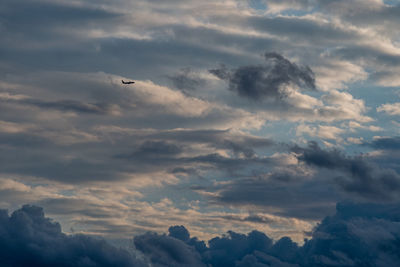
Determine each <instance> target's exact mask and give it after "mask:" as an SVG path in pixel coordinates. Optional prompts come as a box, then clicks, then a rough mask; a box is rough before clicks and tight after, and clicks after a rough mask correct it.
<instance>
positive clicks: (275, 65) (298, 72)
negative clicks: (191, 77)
mask: <svg viewBox="0 0 400 267" xmlns="http://www.w3.org/2000/svg"><path fill="white" fill-rule="evenodd" d="M265 60H266V63H265V64H264V65H258V66H243V67H239V68H238V69H235V70H227V69H226V68H224V67H222V68H220V69H211V70H210V72H211V73H212V74H214V75H215V76H217V77H218V78H220V79H222V80H226V81H227V82H228V83H229V89H230V90H232V91H234V92H236V93H237V94H238V95H239V96H242V97H246V98H249V99H252V100H262V99H268V98H273V99H279V98H281V97H285V95H284V92H283V91H282V86H286V85H295V86H298V87H300V88H305V89H311V90H315V79H314V73H313V72H312V70H311V69H310V68H309V67H307V66H298V65H296V64H295V63H292V62H290V61H289V60H287V59H286V58H284V57H283V56H281V55H280V54H278V53H275V52H272V53H266V54H265Z"/></svg>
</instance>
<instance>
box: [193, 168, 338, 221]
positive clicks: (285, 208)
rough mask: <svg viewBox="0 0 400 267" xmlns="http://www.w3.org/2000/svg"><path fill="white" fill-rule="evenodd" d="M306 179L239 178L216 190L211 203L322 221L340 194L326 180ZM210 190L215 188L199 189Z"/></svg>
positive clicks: (288, 175)
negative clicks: (247, 207)
mask: <svg viewBox="0 0 400 267" xmlns="http://www.w3.org/2000/svg"><path fill="white" fill-rule="evenodd" d="M275 177H279V178H280V179H276V178H275ZM282 177H284V179H283V178H282ZM304 179H305V178H304V177H300V176H294V175H292V174H279V175H278V174H273V175H271V176H269V177H263V178H261V177H254V178H242V179H235V180H233V181H231V182H230V183H226V184H224V185H221V186H220V188H218V189H214V190H216V191H217V194H216V195H215V196H213V197H211V199H210V201H212V202H213V203H217V204H222V205H233V206H246V205H250V206H256V207H261V208H262V209H263V210H268V211H270V212H272V213H273V214H276V215H279V216H285V217H295V218H300V219H312V220H316V219H321V218H323V217H324V216H326V215H327V214H329V213H331V212H332V211H333V208H334V203H335V201H336V200H337V199H338V198H340V195H339V194H338V193H337V192H336V191H335V190H334V188H333V187H332V185H330V184H329V183H327V182H326V181H325V180H321V181H305V180H304ZM208 190H211V189H210V188H200V189H199V191H208ZM316 199H318V201H316Z"/></svg>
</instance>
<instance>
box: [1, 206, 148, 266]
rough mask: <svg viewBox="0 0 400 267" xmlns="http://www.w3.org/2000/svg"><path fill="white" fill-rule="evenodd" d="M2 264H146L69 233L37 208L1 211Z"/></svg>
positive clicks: (86, 238)
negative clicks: (63, 231)
mask: <svg viewBox="0 0 400 267" xmlns="http://www.w3.org/2000/svg"><path fill="white" fill-rule="evenodd" d="M0 247H1V248H2V249H1V250H0V265H1V266H43V267H45V266H65V267H66V266H71V267H72V266H74V267H75V266H81V267H86V266H87V267H89V266H127V267H128V266H129V267H131V266H145V264H143V263H141V262H140V261H138V260H137V259H136V258H135V257H134V256H133V254H131V253H130V252H128V251H125V250H122V249H118V248H115V247H113V246H111V245H109V244H108V243H107V242H106V241H104V240H99V239H94V238H92V237H89V236H85V235H72V236H68V235H65V234H63V233H62V232H61V226H60V224H58V223H57V222H53V221H52V220H50V219H48V218H46V217H45V216H44V213H43V210H42V208H40V207H35V206H29V205H25V206H23V207H22V208H21V209H19V210H16V211H14V212H13V213H12V215H11V216H8V214H7V211H5V210H1V211H0Z"/></svg>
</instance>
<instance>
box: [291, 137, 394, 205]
mask: <svg viewBox="0 0 400 267" xmlns="http://www.w3.org/2000/svg"><path fill="white" fill-rule="evenodd" d="M292 151H293V152H295V153H297V154H298V156H297V158H298V159H299V160H300V161H302V162H305V163H306V164H308V165H311V166H316V167H318V168H325V169H329V170H339V171H341V172H343V173H344V174H345V176H340V175H339V176H338V177H336V178H335V180H336V183H337V184H338V185H339V186H340V187H341V188H342V189H343V190H345V191H347V192H349V193H353V194H356V195H359V196H361V197H364V198H367V199H370V200H390V199H393V198H394V199H396V195H397V194H398V192H399V190H400V175H399V174H398V173H397V172H396V171H395V170H393V169H381V168H379V167H378V166H376V164H373V163H371V162H368V161H367V160H366V159H364V158H362V157H361V156H358V157H348V156H346V155H344V154H343V153H342V152H340V151H339V150H336V149H334V150H323V149H321V148H320V147H319V146H318V144H317V143H316V142H309V144H308V147H305V148H302V147H299V146H294V147H293V148H292Z"/></svg>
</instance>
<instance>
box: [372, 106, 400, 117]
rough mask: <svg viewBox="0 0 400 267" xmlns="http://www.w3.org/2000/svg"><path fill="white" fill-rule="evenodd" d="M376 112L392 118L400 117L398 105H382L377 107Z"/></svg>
mask: <svg viewBox="0 0 400 267" xmlns="http://www.w3.org/2000/svg"><path fill="white" fill-rule="evenodd" d="M376 111H378V112H385V113H387V114H389V115H392V116H395V115H400V103H393V104H383V105H381V106H379V107H378V108H377V109H376Z"/></svg>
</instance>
